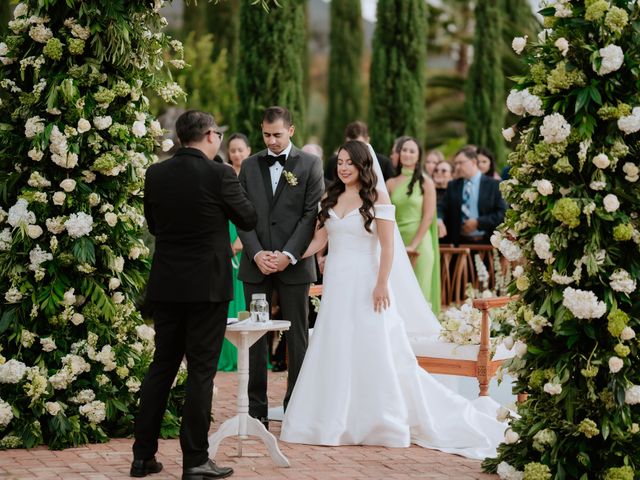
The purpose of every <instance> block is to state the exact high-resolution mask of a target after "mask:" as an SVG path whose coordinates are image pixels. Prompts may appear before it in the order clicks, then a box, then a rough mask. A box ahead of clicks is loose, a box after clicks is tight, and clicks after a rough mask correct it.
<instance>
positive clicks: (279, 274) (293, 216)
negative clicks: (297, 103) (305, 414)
mask: <svg viewBox="0 0 640 480" xmlns="http://www.w3.org/2000/svg"><path fill="white" fill-rule="evenodd" d="M294 130H295V129H294V126H293V121H292V118H291V113H290V112H289V111H288V110H287V109H286V108H283V107H269V108H267V109H266V110H265V112H264V116H263V120H262V137H263V140H264V143H265V145H266V146H267V149H266V150H263V151H261V152H259V153H257V154H255V155H252V156H251V157H249V158H247V159H246V160H245V161H244V162H243V163H242V169H241V171H240V177H239V179H240V183H241V184H242V186H243V187H244V189H245V190H246V191H247V193H248V195H249V199H250V200H251V201H252V203H253V204H254V205H255V206H256V210H257V213H258V224H257V225H256V227H255V229H253V230H249V231H243V230H238V235H239V236H240V240H241V241H242V245H243V252H242V260H241V262H240V271H239V274H238V277H239V278H240V280H242V281H243V282H244V293H245V299H246V302H247V305H249V303H250V302H251V296H252V295H253V294H254V293H266V295H267V299H268V300H269V301H270V300H271V296H272V293H273V292H274V291H276V292H277V293H278V298H279V302H280V309H281V312H282V318H284V319H285V320H289V321H290V322H291V328H290V330H289V331H288V332H286V339H287V346H288V349H289V358H288V367H289V375H288V379H287V392H286V394H285V398H284V407H285V409H286V407H287V403H288V402H289V398H290V396H291V392H292V391H293V386H294V385H295V382H296V379H297V377H298V372H299V371H300V367H301V366H302V360H303V359H304V355H305V352H306V350H307V343H308V341H309V332H308V331H309V325H308V315H309V306H308V305H309V304H308V295H309V285H310V283H312V282H314V281H315V280H316V269H315V264H314V259H313V256H312V257H309V258H305V259H302V258H301V257H302V254H303V253H304V252H305V250H306V249H307V247H308V246H309V243H310V242H311V238H312V237H313V233H314V230H315V225H316V217H317V213H318V202H319V201H320V197H321V196H322V193H323V191H324V181H323V173H322V162H321V160H320V159H319V158H318V157H316V156H314V155H311V154H308V153H306V152H303V151H301V150H298V149H297V148H296V147H294V146H293V144H292V143H291V136H292V135H293V133H294ZM249 414H250V415H251V416H252V417H255V418H258V419H260V420H261V421H262V422H263V424H264V425H265V426H267V427H268V423H267V414H268V404H267V340H266V337H262V338H261V339H260V340H258V341H257V342H256V343H255V344H254V345H253V346H252V347H251V349H250V352H249Z"/></svg>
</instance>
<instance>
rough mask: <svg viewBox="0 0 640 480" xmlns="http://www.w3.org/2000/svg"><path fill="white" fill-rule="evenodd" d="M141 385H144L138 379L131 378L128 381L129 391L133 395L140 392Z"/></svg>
mask: <svg viewBox="0 0 640 480" xmlns="http://www.w3.org/2000/svg"><path fill="white" fill-rule="evenodd" d="M141 384H142V383H141V382H140V380H138V379H137V378H134V377H130V378H129V379H127V381H126V385H127V388H128V389H129V391H130V392H131V393H136V392H137V391H138V390H140V385H141Z"/></svg>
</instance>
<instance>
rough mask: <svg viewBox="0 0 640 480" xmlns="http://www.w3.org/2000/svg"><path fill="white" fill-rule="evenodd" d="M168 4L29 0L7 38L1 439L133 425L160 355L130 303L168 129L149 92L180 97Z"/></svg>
mask: <svg viewBox="0 0 640 480" xmlns="http://www.w3.org/2000/svg"><path fill="white" fill-rule="evenodd" d="M160 3H162V2H155V5H154V3H153V2H128V1H125V0H114V1H110V2H103V1H98V0H89V1H82V2H80V1H78V0H65V1H60V0H29V1H26V2H22V3H21V4H20V5H18V7H17V9H16V18H15V19H14V20H13V21H11V22H10V23H9V27H10V29H11V34H10V35H8V36H6V37H4V38H3V43H2V45H0V46H1V48H2V49H3V50H6V52H5V54H3V57H6V58H5V61H3V64H2V65H1V66H0V116H1V117H2V119H3V124H2V127H1V128H0V222H1V224H2V225H1V226H0V292H1V294H2V296H3V304H2V305H0V332H1V335H0V352H1V353H0V448H15V447H20V446H24V447H28V448H30V447H34V446H37V445H39V444H41V443H46V444H47V445H48V446H49V447H50V448H64V447H68V446H76V445H81V444H84V443H87V442H104V441H107V440H108V438H109V437H110V436H113V435H121V436H123V435H128V434H130V433H131V429H132V425H133V415H134V413H135V411H136V404H137V392H138V390H139V388H140V384H141V381H142V379H143V377H144V374H145V373H146V370H147V367H148V365H149V362H150V361H151V358H152V355H153V348H154V347H153V331H152V329H150V328H149V327H147V326H146V325H144V323H143V321H142V318H141V316H140V314H139V313H138V312H137V311H136V310H135V306H134V303H133V300H134V299H135V298H137V296H138V294H139V292H140V291H141V290H142V289H143V287H144V284H145V282H146V278H147V274H148V271H149V258H148V249H147V248H146V247H145V246H144V244H143V243H142V242H141V240H140V238H141V236H142V233H143V228H142V226H143V224H144V216H143V215H142V210H143V205H142V193H141V192H142V189H143V184H144V175H145V171H146V168H147V167H148V165H149V164H150V163H151V162H153V161H155V160H157V158H156V157H155V156H154V155H153V150H154V148H155V147H156V146H157V144H158V140H157V138H158V137H159V136H160V135H161V134H162V129H161V128H160V125H159V123H158V122H157V121H156V120H155V119H154V118H153V117H152V116H151V115H150V114H149V111H148V100H147V98H146V97H145V96H144V95H143V91H144V89H152V90H155V91H156V92H157V93H158V95H159V96H161V97H162V98H163V99H164V100H165V101H167V102H171V101H175V100H176V99H179V98H180V97H181V96H182V90H181V89H180V87H179V85H177V84H175V83H172V82H167V81H166V78H167V77H168V72H167V71H166V69H165V67H164V65H165V64H164V63H163V57H162V55H158V53H159V52H160V53H162V52H163V51H165V50H167V49H169V45H170V44H171V45H172V48H173V50H174V51H175V53H177V54H178V58H177V59H176V60H175V62H177V63H178V64H179V63H180V62H181V61H182V60H181V58H180V56H181V45H180V44H179V42H178V43H174V42H171V39H170V38H168V37H166V36H165V35H164V34H162V33H161V28H162V27H163V20H162V19H161V16H160V15H159V13H158V9H159V8H160ZM154 6H155V8H154ZM171 410H172V412H174V413H175V412H176V406H175V405H172V406H171Z"/></svg>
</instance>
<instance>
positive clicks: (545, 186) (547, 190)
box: [536, 180, 553, 197]
mask: <svg viewBox="0 0 640 480" xmlns="http://www.w3.org/2000/svg"><path fill="white" fill-rule="evenodd" d="M536 188H537V189H538V192H539V193H540V195H544V196H545V197H546V196H547V195H551V194H552V193H553V184H552V183H551V182H550V181H549V180H538V182H537V185H536Z"/></svg>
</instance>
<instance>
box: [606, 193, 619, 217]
mask: <svg viewBox="0 0 640 480" xmlns="http://www.w3.org/2000/svg"><path fill="white" fill-rule="evenodd" d="M602 203H603V205H604V209H605V210H606V211H607V212H609V213H612V212H615V211H616V210H618V209H619V208H620V200H618V197H617V196H615V195H614V194H613V193H610V194H608V195H607V196H605V197H604V198H603V199H602Z"/></svg>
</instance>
